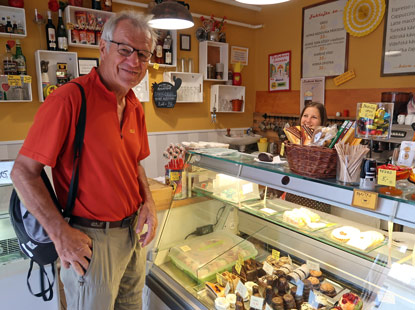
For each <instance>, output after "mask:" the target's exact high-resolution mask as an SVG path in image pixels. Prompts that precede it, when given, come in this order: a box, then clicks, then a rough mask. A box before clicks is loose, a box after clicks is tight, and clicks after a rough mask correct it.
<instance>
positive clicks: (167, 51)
mask: <svg viewBox="0 0 415 310" xmlns="http://www.w3.org/2000/svg"><path fill="white" fill-rule="evenodd" d="M163 55H164V63H165V64H166V65H172V64H173V42H172V39H171V34H170V31H167V35H166V37H165V38H164V43H163Z"/></svg>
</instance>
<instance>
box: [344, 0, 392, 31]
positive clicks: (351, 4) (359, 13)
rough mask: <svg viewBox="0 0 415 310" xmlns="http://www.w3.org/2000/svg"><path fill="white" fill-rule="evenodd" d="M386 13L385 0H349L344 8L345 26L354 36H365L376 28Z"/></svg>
mask: <svg viewBox="0 0 415 310" xmlns="http://www.w3.org/2000/svg"><path fill="white" fill-rule="evenodd" d="M384 14H385V0H349V1H348V2H347V4H346V6H345V8H344V12H343V22H344V28H345V29H346V31H347V32H348V33H350V34H351V35H352V36H356V37H363V36H365V35H368V34H369V33H371V32H372V31H373V30H375V29H376V28H377V27H378V26H379V24H380V22H381V21H382V19H383V15H384Z"/></svg>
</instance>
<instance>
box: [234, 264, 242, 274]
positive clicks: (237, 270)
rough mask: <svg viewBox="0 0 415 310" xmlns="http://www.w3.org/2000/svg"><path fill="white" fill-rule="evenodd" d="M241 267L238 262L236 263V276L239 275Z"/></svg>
mask: <svg viewBox="0 0 415 310" xmlns="http://www.w3.org/2000/svg"><path fill="white" fill-rule="evenodd" d="M241 269H242V265H241V263H240V262H239V261H237V262H236V265H235V270H236V272H237V273H238V274H241Z"/></svg>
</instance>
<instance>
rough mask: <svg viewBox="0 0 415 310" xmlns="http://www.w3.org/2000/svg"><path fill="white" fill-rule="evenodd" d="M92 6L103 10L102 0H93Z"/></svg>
mask: <svg viewBox="0 0 415 310" xmlns="http://www.w3.org/2000/svg"><path fill="white" fill-rule="evenodd" d="M92 8H93V9H94V10H101V0H92Z"/></svg>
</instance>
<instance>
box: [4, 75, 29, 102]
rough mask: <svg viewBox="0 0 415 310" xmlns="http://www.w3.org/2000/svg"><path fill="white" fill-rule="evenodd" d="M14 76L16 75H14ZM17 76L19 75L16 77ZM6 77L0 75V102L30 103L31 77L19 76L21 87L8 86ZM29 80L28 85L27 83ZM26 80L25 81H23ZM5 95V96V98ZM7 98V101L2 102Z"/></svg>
mask: <svg viewBox="0 0 415 310" xmlns="http://www.w3.org/2000/svg"><path fill="white" fill-rule="evenodd" d="M15 76H16V75H15ZM18 76H19V75H18ZM8 79H9V78H8V76H7V75H0V84H1V88H0V98H1V100H0V102H31V101H32V84H31V82H32V77H31V76H29V75H20V80H21V84H22V86H21V87H20V86H10V85H9V83H8ZM27 79H29V80H30V83H29V82H28V81H27ZM25 80H26V81H25ZM5 95H6V96H5ZM4 98H7V100H4Z"/></svg>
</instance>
